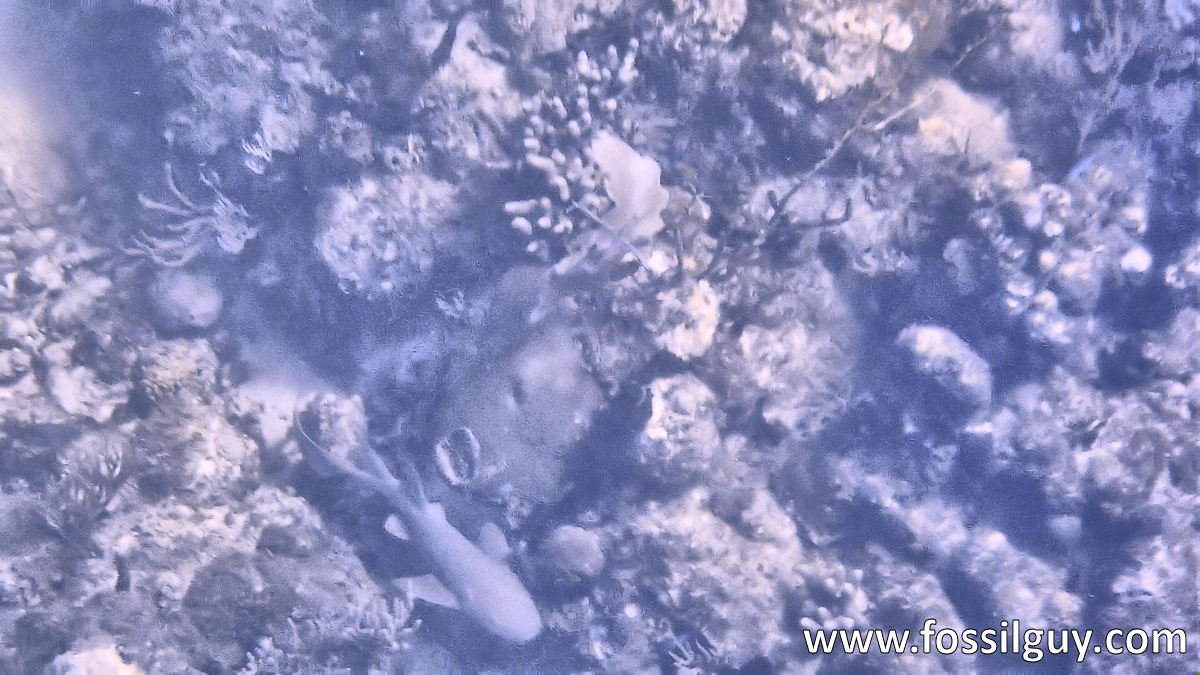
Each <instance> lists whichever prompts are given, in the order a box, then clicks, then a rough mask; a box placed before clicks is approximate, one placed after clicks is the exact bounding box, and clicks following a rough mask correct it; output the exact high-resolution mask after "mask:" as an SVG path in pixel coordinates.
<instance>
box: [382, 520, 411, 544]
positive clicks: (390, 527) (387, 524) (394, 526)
mask: <svg viewBox="0 0 1200 675" xmlns="http://www.w3.org/2000/svg"><path fill="white" fill-rule="evenodd" d="M383 529H384V530H385V531H386V532H387V533H388V534H390V535H392V536H393V537H395V538H397V539H403V540H404V541H408V540H409V539H411V538H412V537H410V536H408V528H407V527H405V526H404V521H403V520H401V519H400V518H399V516H396V515H394V514H393V515H390V516H388V517H387V520H385V521H383Z"/></svg>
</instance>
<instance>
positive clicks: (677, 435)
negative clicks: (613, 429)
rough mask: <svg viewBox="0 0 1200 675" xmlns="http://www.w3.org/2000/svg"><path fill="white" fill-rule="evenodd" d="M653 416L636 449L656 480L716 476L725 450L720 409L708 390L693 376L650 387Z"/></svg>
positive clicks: (687, 480) (685, 480)
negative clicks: (722, 446) (722, 452)
mask: <svg viewBox="0 0 1200 675" xmlns="http://www.w3.org/2000/svg"><path fill="white" fill-rule="evenodd" d="M650 396H651V402H650V407H651V412H650V420H649V421H648V422H647V423H646V428H645V430H643V431H642V434H641V437H640V438H639V440H638V443H637V447H636V449H635V452H636V455H637V461H638V463H639V464H641V465H642V467H643V468H644V469H645V470H646V472H647V473H648V474H649V475H650V476H651V477H652V478H654V479H655V480H657V481H659V482H662V483H665V484H671V485H677V484H687V483H693V482H695V481H697V480H699V479H700V478H702V477H704V476H705V475H706V474H708V473H710V472H713V471H714V468H715V467H714V466H713V465H714V462H715V461H716V460H717V458H718V456H719V454H720V451H721V435H720V431H719V429H718V426H717V417H718V415H720V407H719V406H718V404H717V397H716V395H715V394H713V392H712V390H711V389H709V388H708V385H706V384H704V383H703V382H701V381H700V379H699V378H697V377H696V376H695V375H692V374H690V373H688V374H683V375H674V376H671V377H662V378H659V379H657V380H655V381H654V382H652V383H650Z"/></svg>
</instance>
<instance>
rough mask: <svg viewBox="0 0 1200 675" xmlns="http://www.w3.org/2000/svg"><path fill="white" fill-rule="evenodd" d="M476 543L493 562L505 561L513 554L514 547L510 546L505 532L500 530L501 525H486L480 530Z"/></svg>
mask: <svg viewBox="0 0 1200 675" xmlns="http://www.w3.org/2000/svg"><path fill="white" fill-rule="evenodd" d="M476 543H477V544H478V545H479V550H480V551H483V552H484V554H485V555H487V556H488V557H489V558H491V559H492V560H500V561H503V560H505V559H507V558H508V556H509V554H510V553H512V547H511V546H509V545H508V539H506V538H505V537H504V532H502V531H501V530H500V526H499V525H496V524H495V523H492V522H487V523H484V524H483V527H481V528H479V540H478V541H477V542H476Z"/></svg>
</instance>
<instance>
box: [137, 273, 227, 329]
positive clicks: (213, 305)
mask: <svg viewBox="0 0 1200 675" xmlns="http://www.w3.org/2000/svg"><path fill="white" fill-rule="evenodd" d="M149 296H150V297H149V300H150V307H151V309H152V310H153V316H154V319H155V325H156V326H157V327H158V329H159V330H162V331H165V332H168V333H177V332H181V331H202V330H207V329H209V328H212V327H213V325H214V324H216V323H217V320H218V319H220V318H221V310H222V309H223V308H224V306H225V299H224V296H223V295H222V293H221V290H220V289H219V288H217V285H216V283H215V282H214V281H213V280H212V278H210V277H208V276H205V275H202V274H196V273H192V272H184V271H182V270H164V271H162V272H160V273H159V274H158V276H157V277H155V279H154V281H153V283H151V285H150V290H149Z"/></svg>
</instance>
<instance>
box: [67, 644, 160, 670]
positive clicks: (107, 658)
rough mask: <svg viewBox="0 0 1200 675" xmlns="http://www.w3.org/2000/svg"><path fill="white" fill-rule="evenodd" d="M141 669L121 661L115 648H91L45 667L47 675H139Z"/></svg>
mask: <svg viewBox="0 0 1200 675" xmlns="http://www.w3.org/2000/svg"><path fill="white" fill-rule="evenodd" d="M141 673H142V669H141V668H138V667H137V666H133V665H129V664H128V663H125V661H123V660H122V659H121V655H120V654H118V653H117V649H116V647H112V646H104V647H92V648H90V649H85V650H82V651H74V652H70V653H68V654H62V655H60V656H58V658H56V659H54V661H53V662H52V663H51V664H50V665H49V666H47V668H46V674H47V675H141Z"/></svg>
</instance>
